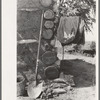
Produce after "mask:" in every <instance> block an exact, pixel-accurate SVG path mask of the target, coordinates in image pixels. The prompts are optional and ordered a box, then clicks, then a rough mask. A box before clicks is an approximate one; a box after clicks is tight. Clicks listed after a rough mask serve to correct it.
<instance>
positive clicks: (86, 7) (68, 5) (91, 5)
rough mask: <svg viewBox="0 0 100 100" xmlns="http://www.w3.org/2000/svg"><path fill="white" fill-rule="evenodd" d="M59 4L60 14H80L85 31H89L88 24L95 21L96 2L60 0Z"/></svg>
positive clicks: (90, 0)
mask: <svg viewBox="0 0 100 100" xmlns="http://www.w3.org/2000/svg"><path fill="white" fill-rule="evenodd" d="M59 5H60V6H59V10H60V14H62V15H67V16H74V15H80V16H81V18H82V19H83V20H84V22H85V29H86V31H88V30H89V31H91V29H90V26H92V25H93V22H95V14H96V2H95V1H94V0H61V1H60V4H59ZM91 14H92V15H91Z"/></svg>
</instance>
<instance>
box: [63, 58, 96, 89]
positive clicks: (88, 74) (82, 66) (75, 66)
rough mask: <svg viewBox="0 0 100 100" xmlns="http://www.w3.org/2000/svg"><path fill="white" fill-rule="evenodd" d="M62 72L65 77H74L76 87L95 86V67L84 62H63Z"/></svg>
mask: <svg viewBox="0 0 100 100" xmlns="http://www.w3.org/2000/svg"><path fill="white" fill-rule="evenodd" d="M61 71H62V72H63V73H64V74H65V75H69V74H70V75H73V76H74V82H75V85H76V87H89V86H92V85H95V65H92V64H89V63H87V62H84V61H82V60H78V59H76V60H62V61H61Z"/></svg>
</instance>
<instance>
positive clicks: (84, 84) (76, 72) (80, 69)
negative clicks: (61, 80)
mask: <svg viewBox="0 0 100 100" xmlns="http://www.w3.org/2000/svg"><path fill="white" fill-rule="evenodd" d="M72 58H73V59H72ZM74 58H76V59H74ZM80 58H82V59H80ZM86 59H88V60H87V62H86V61H85V60H86ZM93 60H94V58H92V57H83V56H82V57H80V56H74V55H73V56H71V55H70V54H69V55H68V54H65V59H64V60H62V61H61V66H60V67H61V72H63V73H64V75H69V74H70V75H73V76H74V82H75V87H73V90H72V91H69V92H68V93H66V94H61V95H59V96H58V97H55V98H53V99H48V100H95V99H96V97H95V96H96V85H95V77H96V76H95V70H96V68H95V65H94V64H91V62H92V61H93ZM90 61H91V62H90ZM27 74H29V73H27ZM32 76H33V75H31V76H30V77H32ZM61 77H62V76H61ZM63 77H64V76H63ZM18 100H33V99H29V98H23V99H22V98H21V99H18Z"/></svg>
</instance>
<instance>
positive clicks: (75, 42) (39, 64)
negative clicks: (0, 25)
mask: <svg viewBox="0 0 100 100" xmlns="http://www.w3.org/2000/svg"><path fill="white" fill-rule="evenodd" d="M96 2H97V1H96V0H17V5H16V6H17V14H16V17H17V19H16V21H17V28H16V35H17V37H16V38H17V39H16V42H17V43H16V48H17V52H16V53H17V54H16V55H17V56H16V59H17V60H16V88H17V89H16V99H17V100H97V99H96V95H97V92H96V86H97V83H96V78H97V75H96V70H97V63H96V60H97V59H96V58H97V42H96V41H97V35H98V33H97V24H96V22H97V11H96V6H97V5H96V4H97V3H96Z"/></svg>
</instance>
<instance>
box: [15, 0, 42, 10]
mask: <svg viewBox="0 0 100 100" xmlns="http://www.w3.org/2000/svg"><path fill="white" fill-rule="evenodd" d="M42 8H43V7H42V5H41V4H40V0H17V9H19V10H20V9H33V10H36V9H42Z"/></svg>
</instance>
